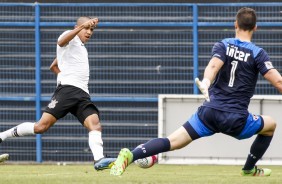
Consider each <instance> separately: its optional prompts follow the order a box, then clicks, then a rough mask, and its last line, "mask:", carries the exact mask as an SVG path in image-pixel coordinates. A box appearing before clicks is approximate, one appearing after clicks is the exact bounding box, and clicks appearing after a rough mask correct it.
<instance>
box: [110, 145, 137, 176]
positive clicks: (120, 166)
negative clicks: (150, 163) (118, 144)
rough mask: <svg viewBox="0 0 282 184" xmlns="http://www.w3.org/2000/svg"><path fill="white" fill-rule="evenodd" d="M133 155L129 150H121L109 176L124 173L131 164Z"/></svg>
mask: <svg viewBox="0 0 282 184" xmlns="http://www.w3.org/2000/svg"><path fill="white" fill-rule="evenodd" d="M132 160H133V154H132V153H131V152H130V150H129V149H127V148H123V149H121V150H120V152H119V155H118V157H117V160H116V161H115V162H114V165H113V166H112V168H111V172H110V174H111V175H114V176H120V175H122V174H123V173H124V171H125V169H126V168H127V167H128V166H129V164H131V163H132Z"/></svg>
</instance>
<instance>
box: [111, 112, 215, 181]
mask: <svg viewBox="0 0 282 184" xmlns="http://www.w3.org/2000/svg"><path fill="white" fill-rule="evenodd" d="M212 134H213V132H212V131H210V130H209V129H208V128H207V127H206V126H205V125H204V124H203V123H202V121H201V120H200V119H199V114H198V112H196V113H195V114H193V115H192V117H191V118H190V119H189V120H188V121H187V122H186V123H185V124H184V125H183V126H181V127H180V128H178V129H177V130H175V131H174V132H173V133H172V134H170V135H169V136H168V137H167V138H156V139H152V140H150V141H148V142H146V143H145V144H143V145H141V146H138V147H136V148H135V149H134V150H133V151H132V152H131V151H130V150H129V149H127V148H124V149H122V150H121V151H120V153H119V155H118V158H117V160H116V161H115V163H114V166H113V167H112V168H111V174H112V175H117V176H118V175H121V174H123V172H124V171H125V169H126V167H127V166H128V165H129V164H131V163H132V162H134V161H135V160H137V159H141V158H145V157H148V156H151V155H156V154H158V153H163V152H167V151H173V150H176V149H181V148H183V147H185V146H187V145H188V144H189V143H191V142H192V141H193V140H195V139H198V138H200V137H204V136H210V135H212Z"/></svg>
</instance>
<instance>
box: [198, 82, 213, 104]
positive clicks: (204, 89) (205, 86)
mask: <svg viewBox="0 0 282 184" xmlns="http://www.w3.org/2000/svg"><path fill="white" fill-rule="evenodd" d="M195 83H196V85H197V86H198V88H199V90H200V91H201V93H202V94H203V95H204V97H205V99H206V100H207V101H208V102H209V101H210V96H209V87H210V84H211V82H210V80H209V79H207V78H204V79H203V80H202V81H200V80H199V78H196V79H195Z"/></svg>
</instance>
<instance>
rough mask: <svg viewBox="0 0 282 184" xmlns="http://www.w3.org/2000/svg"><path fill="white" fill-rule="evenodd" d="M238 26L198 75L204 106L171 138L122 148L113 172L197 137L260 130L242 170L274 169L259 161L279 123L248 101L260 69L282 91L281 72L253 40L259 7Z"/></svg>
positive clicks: (241, 16)
mask: <svg viewBox="0 0 282 184" xmlns="http://www.w3.org/2000/svg"><path fill="white" fill-rule="evenodd" d="M234 27H235V33H236V36H235V38H226V39H223V40H221V41H219V42H217V43H215V44H214V46H213V49H212V58H211V59H210V61H209V63H208V65H207V67H206V68H205V71H204V76H203V80H202V81H200V80H199V79H195V82H196V85H197V86H198V88H199V90H200V91H201V93H202V94H203V95H204V96H205V99H206V100H205V101H204V103H203V104H202V106H200V107H199V108H198V110H197V111H196V112H195V113H194V114H193V115H192V116H191V117H190V119H188V121H187V122H186V123H185V124H184V125H183V126H181V127H180V128H178V129H177V130H176V131H174V132H173V133H172V134H171V135H169V136H168V137H167V138H156V139H152V140H150V141H148V142H147V143H145V144H143V146H142V148H139V147H137V148H136V149H134V150H133V151H130V150H128V149H127V148H124V149H122V150H121V151H120V153H119V155H118V158H117V160H116V161H115V163H114V165H113V167H112V168H111V174H112V175H121V174H122V173H123V172H124V171H125V169H126V167H127V166H128V165H129V164H130V163H132V162H133V161H135V160H137V159H140V158H145V157H148V156H152V155H155V154H158V153H162V152H167V151H173V150H176V149H181V148H183V147H184V146H186V145H188V144H189V143H191V142H192V141H193V140H196V139H199V138H201V137H206V136H211V135H213V134H215V133H223V134H226V135H229V136H232V137H234V138H235V139H238V140H241V139H247V138H250V137H252V136H253V135H256V134H257V137H256V139H255V140H254V142H253V144H252V145H251V149H250V152H249V155H248V156H247V160H246V163H245V165H244V166H243V168H242V170H241V175H242V176H270V174H271V170H270V169H266V168H262V169H260V168H257V167H256V163H257V162H258V160H259V159H260V158H262V156H263V155H264V153H265V152H266V150H267V148H268V146H269V145H270V142H271V140H272V137H273V134H274V131H275V128H276V122H275V120H274V119H273V118H271V117H269V116H266V115H255V114H252V113H250V112H249V111H248V106H249V103H250V99H251V97H252V96H253V94H254V91H255V84H256V82H257V80H258V74H259V73H260V74H261V75H262V76H263V77H264V78H265V79H266V80H268V81H269V82H270V83H271V84H272V85H273V86H274V87H275V88H276V89H277V90H278V91H279V92H280V93H282V77H281V75H280V73H279V72H278V71H277V70H276V69H275V68H274V66H273V65H272V63H271V61H270V58H269V56H268V54H267V53H266V51H265V50H264V49H262V48H260V47H258V46H256V45H255V44H254V43H252V42H251V38H252V35H253V32H254V31H256V14H255V11H254V10H253V9H251V8H241V9H240V10H239V11H238V13H237V15H236V21H235V24H234ZM246 155H247V153H246Z"/></svg>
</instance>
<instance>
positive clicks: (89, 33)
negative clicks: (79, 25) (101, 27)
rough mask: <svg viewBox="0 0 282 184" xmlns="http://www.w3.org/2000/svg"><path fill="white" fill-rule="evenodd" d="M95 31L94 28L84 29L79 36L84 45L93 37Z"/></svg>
mask: <svg viewBox="0 0 282 184" xmlns="http://www.w3.org/2000/svg"><path fill="white" fill-rule="evenodd" d="M93 31H94V26H91V27H87V28H84V29H83V30H81V31H80V32H79V33H78V34H77V35H78V37H79V38H80V40H81V42H82V43H86V42H87V41H88V40H89V39H90V38H91V36H92V34H93Z"/></svg>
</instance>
